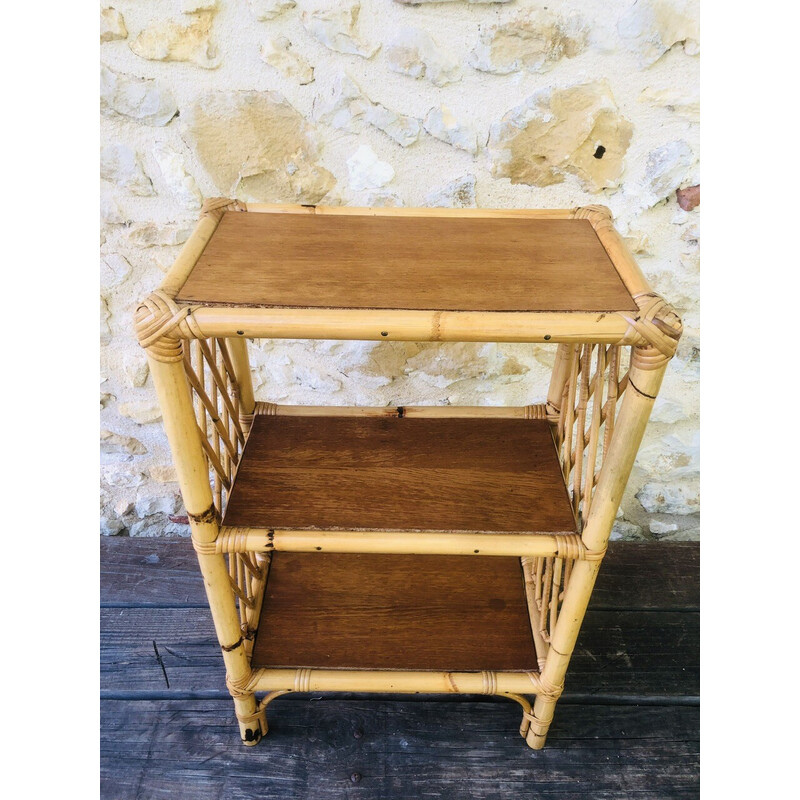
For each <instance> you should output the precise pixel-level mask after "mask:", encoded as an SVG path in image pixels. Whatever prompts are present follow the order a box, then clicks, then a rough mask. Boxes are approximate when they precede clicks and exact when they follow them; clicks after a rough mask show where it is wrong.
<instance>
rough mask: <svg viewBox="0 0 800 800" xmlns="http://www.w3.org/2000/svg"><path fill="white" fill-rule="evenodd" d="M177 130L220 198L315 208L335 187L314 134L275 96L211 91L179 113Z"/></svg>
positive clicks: (281, 97) (278, 94)
mask: <svg viewBox="0 0 800 800" xmlns="http://www.w3.org/2000/svg"><path fill="white" fill-rule="evenodd" d="M181 127H182V131H183V136H184V139H185V140H186V142H187V143H188V144H189V146H190V147H192V149H193V150H194V151H195V153H196V155H197V158H198V160H199V161H200V163H201V164H202V166H203V167H204V168H205V170H206V171H207V172H208V174H209V175H210V177H211V179H212V180H213V181H214V183H215V184H216V186H217V189H218V190H219V192H220V194H221V195H223V196H229V197H237V198H238V199H240V200H244V201H250V202H273V203H317V202H319V201H320V200H321V199H322V198H323V197H324V196H325V195H326V194H327V193H328V191H330V189H332V188H333V186H334V184H335V182H336V181H335V179H334V177H333V175H332V174H331V173H330V172H328V170H326V169H325V168H324V167H322V166H321V165H320V163H319V161H318V154H317V144H316V139H315V137H314V131H313V129H312V128H311V126H310V125H309V124H308V123H307V122H306V120H305V119H304V118H303V117H302V115H301V114H299V113H298V112H297V111H296V110H295V109H294V108H293V107H292V106H291V105H290V104H289V103H288V102H287V101H286V98H284V97H283V95H281V94H280V93H278V92H252V91H221V92H212V93H210V94H207V95H205V96H202V97H200V98H198V99H197V100H196V101H195V103H194V104H192V105H191V106H189V107H188V108H187V109H186V111H185V112H183V113H182V114H181Z"/></svg>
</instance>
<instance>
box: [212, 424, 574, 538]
mask: <svg viewBox="0 0 800 800" xmlns="http://www.w3.org/2000/svg"><path fill="white" fill-rule="evenodd" d="M222 524H223V526H229V527H238V528H251V529H252V528H258V529H276V530H297V531H304V530H305V531H320V532H324V531H376V532H378V531H416V532H451V533H489V534H491V533H498V534H551V535H552V534H558V535H570V534H572V535H574V534H575V533H576V532H577V528H576V523H575V517H574V514H573V510H572V506H571V503H570V498H569V495H568V493H567V489H566V486H565V484H564V480H563V477H562V472H561V465H560V463H559V459H558V454H557V452H556V447H555V443H554V441H553V436H552V433H551V426H550V424H549V423H548V422H547V421H546V420H543V419H505V418H491V417H485V418H484V417H482V418H451V417H442V418H414V417H405V416H403V417H401V416H393V417H372V416H350V415H343V416H283V415H276V416H270V415H264V414H257V415H256V416H255V418H254V421H253V427H252V429H251V431H250V434H249V436H248V439H247V444H246V446H245V448H244V453H243V455H242V458H241V461H240V463H239V466H238V469H237V473H236V477H235V480H234V483H233V486H232V489H231V492H230V496H229V498H228V502H227V504H226V508H225V513H224V518H223V520H222ZM319 549H321V548H319Z"/></svg>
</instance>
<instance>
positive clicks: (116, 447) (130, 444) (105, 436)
mask: <svg viewBox="0 0 800 800" xmlns="http://www.w3.org/2000/svg"><path fill="white" fill-rule="evenodd" d="M100 452H101V453H109V454H117V453H124V454H126V455H131V456H141V455H144V454H145V453H146V452H147V448H146V447H145V446H144V445H143V444H142V443H141V442H140V441H139V440H138V439H134V438H133V437H132V436H122V435H121V434H119V433H114V432H113V431H109V430H103V431H100Z"/></svg>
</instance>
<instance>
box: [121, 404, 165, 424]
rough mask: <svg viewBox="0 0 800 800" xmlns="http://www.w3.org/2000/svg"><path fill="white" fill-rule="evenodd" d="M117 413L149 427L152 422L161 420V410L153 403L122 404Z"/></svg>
mask: <svg viewBox="0 0 800 800" xmlns="http://www.w3.org/2000/svg"><path fill="white" fill-rule="evenodd" d="M117 411H118V412H119V414H120V415H121V416H123V417H128V419H132V420H133V421H134V422H138V423H139V424H140V425H148V424H150V423H151V422H158V421H159V420H160V419H161V409H160V408H159V407H158V405H156V404H155V403H152V402H147V401H133V402H130V403H120V404H119V405H118V406H117Z"/></svg>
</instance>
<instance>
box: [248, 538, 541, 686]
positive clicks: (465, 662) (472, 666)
mask: <svg viewBox="0 0 800 800" xmlns="http://www.w3.org/2000/svg"><path fill="white" fill-rule="evenodd" d="M252 666H253V668H258V667H309V668H319V669H390V670H442V671H448V672H471V671H482V670H495V671H524V670H537V669H538V666H537V660H536V651H535V649H534V644H533V637H532V634H531V626H530V619H529V616H528V608H527V603H526V598H525V588H524V578H523V573H522V567H521V565H520V560H519V559H518V558H513V557H502V556H501V557H487V558H471V557H469V556H442V555H435V556H432V555H427V556H418V555H372V554H336V553H285V552H281V553H278V552H276V553H273V555H272V563H271V566H270V571H269V578H268V582H267V586H266V590H265V593H264V602H263V605H262V610H261V618H260V622H259V625H258V632H257V634H256V639H255V643H254V646H253V653H252Z"/></svg>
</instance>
